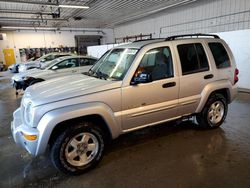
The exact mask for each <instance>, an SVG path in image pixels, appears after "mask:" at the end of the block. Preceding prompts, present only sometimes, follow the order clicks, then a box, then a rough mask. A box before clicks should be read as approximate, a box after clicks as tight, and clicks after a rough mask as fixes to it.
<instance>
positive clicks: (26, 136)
mask: <svg viewBox="0 0 250 188" xmlns="http://www.w3.org/2000/svg"><path fill="white" fill-rule="evenodd" d="M22 135H23V137H24V138H25V139H26V140H29V141H34V140H36V139H37V136H36V135H28V134H24V133H22Z"/></svg>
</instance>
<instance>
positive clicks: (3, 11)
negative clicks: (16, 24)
mask: <svg viewBox="0 0 250 188" xmlns="http://www.w3.org/2000/svg"><path fill="white" fill-rule="evenodd" d="M0 13H16V14H38V15H41V14H42V15H52V13H51V12H34V11H27V10H14V9H0Z"/></svg>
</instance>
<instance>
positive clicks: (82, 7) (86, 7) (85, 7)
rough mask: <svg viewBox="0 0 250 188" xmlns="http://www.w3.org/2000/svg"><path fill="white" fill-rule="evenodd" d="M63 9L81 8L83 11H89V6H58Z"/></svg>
mask: <svg viewBox="0 0 250 188" xmlns="http://www.w3.org/2000/svg"><path fill="white" fill-rule="evenodd" d="M58 6H59V7H61V8H81V9H88V8H89V6H82V5H58Z"/></svg>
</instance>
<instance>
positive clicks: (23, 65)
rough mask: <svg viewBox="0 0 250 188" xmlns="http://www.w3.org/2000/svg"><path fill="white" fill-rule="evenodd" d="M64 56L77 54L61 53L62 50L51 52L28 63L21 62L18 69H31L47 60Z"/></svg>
mask: <svg viewBox="0 0 250 188" xmlns="http://www.w3.org/2000/svg"><path fill="white" fill-rule="evenodd" d="M63 56H75V54H72V53H60V52H53V53H49V54H46V55H44V56H42V57H40V58H38V59H36V60H34V61H30V62H27V63H20V65H19V68H18V69H19V72H25V71H27V70H30V69H34V68H39V67H41V66H43V64H45V63H47V62H50V61H52V60H54V59H56V58H58V57H63Z"/></svg>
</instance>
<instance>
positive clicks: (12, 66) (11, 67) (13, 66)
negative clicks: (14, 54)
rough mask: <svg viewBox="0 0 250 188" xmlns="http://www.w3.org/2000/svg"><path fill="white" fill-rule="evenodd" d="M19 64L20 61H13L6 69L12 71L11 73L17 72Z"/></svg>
mask: <svg viewBox="0 0 250 188" xmlns="http://www.w3.org/2000/svg"><path fill="white" fill-rule="evenodd" d="M19 65H20V63H15V64H13V65H10V66H9V67H8V70H9V71H10V72H12V73H18V72H19Z"/></svg>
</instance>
